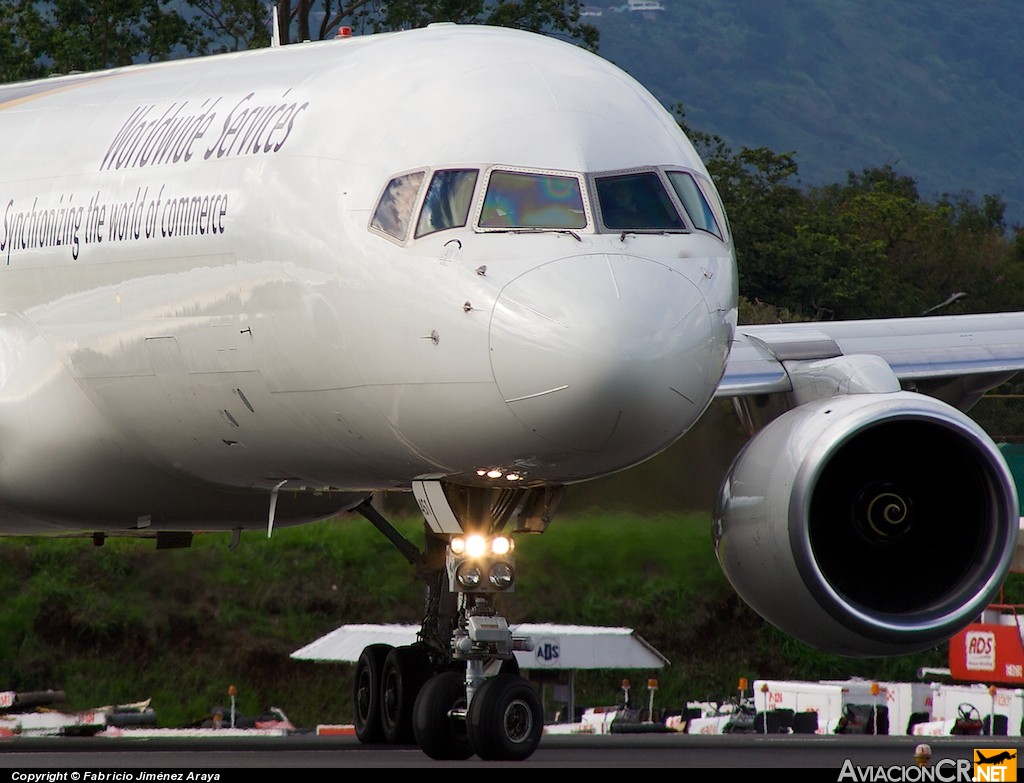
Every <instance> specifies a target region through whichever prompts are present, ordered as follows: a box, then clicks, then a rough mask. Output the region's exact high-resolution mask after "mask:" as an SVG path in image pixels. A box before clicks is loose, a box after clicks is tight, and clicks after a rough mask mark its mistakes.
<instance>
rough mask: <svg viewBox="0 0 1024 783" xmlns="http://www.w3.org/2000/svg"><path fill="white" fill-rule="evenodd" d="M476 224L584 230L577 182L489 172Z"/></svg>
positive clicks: (570, 178)
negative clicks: (485, 191) (485, 192)
mask: <svg viewBox="0 0 1024 783" xmlns="http://www.w3.org/2000/svg"><path fill="white" fill-rule="evenodd" d="M479 224H480V227H481V228H526V229H529V228H550V229H577V228H585V227H586V225H587V213H586V210H585V208H584V206H583V193H582V189H581V187H580V180H579V179H578V178H577V177H573V176H565V175H559V174H533V173H527V172H519V171H502V170H496V171H493V172H491V176H490V179H489V180H488V183H487V194H486V196H484V203H483V207H482V208H481V211H480V220H479Z"/></svg>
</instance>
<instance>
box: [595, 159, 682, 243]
mask: <svg viewBox="0 0 1024 783" xmlns="http://www.w3.org/2000/svg"><path fill="white" fill-rule="evenodd" d="M595 185H596V188H597V200H598V203H599V204H600V205H601V219H602V220H603V222H604V225H605V227H606V228H610V229H612V230H613V231H684V230H685V229H686V225H685V224H684V223H683V219H682V218H681V217H680V216H679V213H678V212H677V211H676V208H675V207H674V206H673V205H672V199H671V198H670V197H669V195H668V191H667V190H665V185H664V184H662V181H661V177H659V176H658V175H657V174H656V173H655V172H653V171H641V172H637V173H635V174H620V175H617V176H613V177H597V178H596V179H595Z"/></svg>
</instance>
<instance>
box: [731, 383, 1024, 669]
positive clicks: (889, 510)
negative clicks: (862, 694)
mask: <svg viewBox="0 0 1024 783" xmlns="http://www.w3.org/2000/svg"><path fill="white" fill-rule="evenodd" d="M1018 521H1019V512H1018V507H1017V493H1016V489H1015V486H1014V481H1013V477H1012V475H1011V474H1010V470H1009V468H1008V467H1007V465H1006V461H1005V460H1004V459H1003V457H1002V455H1001V454H1000V452H999V449H998V448H997V446H996V445H995V443H994V442H993V441H992V439H991V438H989V436H988V435H987V434H986V433H985V432H984V430H982V429H981V428H980V427H979V426H978V425H977V424H975V423H974V422H973V421H972V420H971V419H970V418H968V417H967V416H965V415H964V414H963V413H961V412H960V411H959V410H957V409H956V408H953V407H951V406H949V405H947V404H945V403H943V402H940V401H939V400H936V399H934V398H931V397H927V396H924V395H921V394H915V393H911V392H893V393H887V394H851V395H845V396H838V397H832V398H829V399H823V400H817V401H814V402H811V403H808V404H805V405H801V406H800V407H798V408H795V409H793V410H790V411H788V412H787V413H785V414H783V415H782V416H780V417H779V418H777V419H775V420H774V421H772V422H771V423H770V424H769V425H768V426H766V427H765V428H764V429H763V430H762V431H761V432H759V433H758V434H757V435H756V436H755V437H754V438H753V439H752V440H751V441H750V442H749V443H748V444H747V446H746V447H745V448H744V450H743V451H742V452H741V453H740V455H739V456H738V457H737V459H736V461H735V462H734V463H733V466H732V468H731V469H730V471H729V474H728V475H727V476H726V479H725V483H724V484H723V487H722V492H721V495H720V498H719V503H718V509H717V511H716V519H715V546H716V550H717V553H718V559H719V562H720V563H721V565H722V568H723V570H724V571H725V573H726V575H727V576H728V578H729V581H730V582H732V584H733V586H734V587H735V589H736V591H737V592H738V593H739V594H740V595H741V596H742V597H743V599H744V600H745V601H747V602H748V603H749V604H750V605H751V606H752V607H753V608H754V609H755V610H757V612H758V613H759V614H761V615H762V616H763V617H764V618H765V619H767V620H768V621H770V622H771V623H773V624H774V625H776V626H777V627H779V628H780V629H782V630H784V631H785V632H786V633H788V634H791V635H792V636H794V637H796V638H798V639H801V640H802V641H804V642H807V643H808V644H811V645H813V646H815V647H818V648H821V649H824V650H828V651H831V652H835V653H840V654H843V655H849V656H877V655H897V654H903V653H909V652H914V651H917V650H922V649H926V648H928V647H932V646H934V645H936V644H938V643H941V642H943V641H945V640H946V639H948V638H949V637H950V636H952V635H953V634H954V633H956V632H957V631H959V630H960V629H961V628H963V627H964V626H965V625H967V624H968V623H970V622H972V621H974V620H975V619H977V617H978V615H979V614H980V613H981V611H982V610H983V609H984V608H985V606H986V605H987V604H988V603H989V602H990V601H991V600H992V598H993V596H994V595H995V594H996V593H997V591H998V590H999V588H1000V586H1001V585H1002V583H1003V580H1004V579H1005V577H1006V574H1007V572H1008V570H1009V567H1010V563H1011V560H1012V557H1013V554H1014V549H1015V546H1016V542H1017V531H1018Z"/></svg>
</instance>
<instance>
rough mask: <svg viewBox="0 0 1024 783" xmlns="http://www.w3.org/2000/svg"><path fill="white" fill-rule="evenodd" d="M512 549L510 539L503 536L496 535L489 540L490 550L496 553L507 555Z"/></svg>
mask: <svg viewBox="0 0 1024 783" xmlns="http://www.w3.org/2000/svg"><path fill="white" fill-rule="evenodd" d="M511 549H512V540H511V539H509V538H505V536H498V537H497V538H495V539H494V540H493V541H491V551H492V552H493V553H494V554H496V555H507V554H508V553H509V552H510V551H511Z"/></svg>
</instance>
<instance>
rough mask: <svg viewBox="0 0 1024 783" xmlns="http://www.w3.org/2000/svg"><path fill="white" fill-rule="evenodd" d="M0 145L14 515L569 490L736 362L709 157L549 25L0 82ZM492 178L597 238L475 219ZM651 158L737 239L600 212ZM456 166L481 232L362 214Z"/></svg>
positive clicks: (662, 424)
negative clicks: (474, 488)
mask: <svg viewBox="0 0 1024 783" xmlns="http://www.w3.org/2000/svg"><path fill="white" fill-rule="evenodd" d="M0 148H2V149H3V150H4V153H3V155H4V165H3V167H2V169H0V504H2V505H3V507H4V508H5V509H6V515H5V516H0V526H2V527H4V528H5V529H8V530H12V531H14V530H24V529H31V528H30V525H31V524H33V523H34V522H35V521H42V522H48V523H52V524H56V525H59V526H62V527H77V528H82V529H90V530H91V529H123V528H126V527H131V526H133V525H137V524H152V525H154V526H163V527H167V528H177V527H185V528H192V527H200V526H202V527H209V528H218V527H238V526H247V525H250V524H251V525H257V526H258V525H265V524H266V514H265V511H263V512H260V513H257V512H258V510H259V509H261V508H264V507H265V504H266V498H267V495H268V492H269V491H270V490H272V489H273V488H275V487H278V486H280V485H281V482H286V483H285V484H284V485H283V486H284V488H285V489H286V490H289V491H290V490H295V492H294V493H292V495H293V498H292V500H291V501H289V502H290V503H292V504H293V505H288V504H287V503H285V504H284V505H282V507H281V509H280V511H279V513H280V514H282V517H281V518H282V521H283V522H288V521H300V520H304V519H310V518H315V517H317V516H323V515H325V514H327V513H330V512H331V511H333V510H335V509H337V508H339V507H343V506H344V505H345V503H346V502H347V500H346V499H347V498H350V497H354V496H355V495H350V494H349V493H365V492H366V491H369V490H374V489H387V488H408V487H409V485H410V482H411V481H413V480H415V479H420V478H439V479H444V480H446V481H452V482H456V483H467V484H469V483H480V482H486V481H489V480H491V479H488V478H487V477H486V476H481V475H479V473H480V471H486V470H488V469H499V470H501V471H502V473H503V476H502V480H506V479H505V476H507V475H509V474H514V475H515V477H516V478H517V479H518V480H520V481H522V482H525V483H526V484H536V485H539V484H548V483H551V484H564V483H572V482H577V481H582V480H585V479H588V478H593V477H595V476H600V475H604V474H607V473H610V472H613V471H617V470H621V469H624V468H626V467H629V466H631V465H634V464H636V463H638V462H640V461H642V460H644V459H647V458H649V457H651V456H653V455H654V454H656V453H658V452H660V451H662V450H663V449H665V448H666V447H667V446H669V445H670V444H671V443H673V442H674V441H675V440H677V439H678V438H679V437H680V436H681V435H682V434H683V433H684V432H685V431H686V430H687V429H688V428H689V427H690V426H691V424H692V423H693V422H694V421H695V420H696V419H697V418H698V417H699V416H700V415H701V413H702V412H703V411H704V409H705V408H706V406H707V405H708V403H709V401H710V400H711V398H712V395H713V394H714V391H715V388H716V385H717V383H718V381H719V380H720V378H721V375H722V372H723V368H724V364H725V360H726V357H727V353H728V346H729V342H730V339H731V337H732V332H733V329H734V327H735V319H736V274H735V261H734V256H733V252H732V247H731V244H730V240H729V237H728V231H727V228H726V227H725V224H724V217H723V216H721V214H720V206H719V205H718V203H717V200H716V199H717V197H716V196H714V194H713V186H711V184H710V181H709V180H708V178H707V173H706V171H705V169H704V166H703V165H702V163H701V162H700V160H699V158H698V156H697V155H696V153H695V152H694V150H693V147H692V146H691V144H690V143H689V141H688V140H687V139H686V138H685V136H684V135H683V133H682V132H681V131H680V130H679V128H678V126H677V125H676V124H675V123H674V121H673V120H672V118H671V116H670V115H668V114H667V113H666V112H665V111H664V110H663V109H662V108H661V107H660V106H659V105H658V104H657V102H656V101H655V99H654V98H652V97H651V96H650V95H649V94H648V93H647V92H646V91H644V90H643V88H641V87H640V86H639V85H638V84H637V83H636V82H634V81H633V80H632V79H630V78H629V77H628V76H626V75H625V74H623V73H622V72H621V71H619V70H617V69H616V68H614V67H613V66H611V65H609V64H608V63H606V62H605V61H603V60H601V59H600V58H598V57H596V56H594V55H591V54H589V53H587V52H585V51H582V50H580V49H577V48H575V47H572V46H569V45H566V44H563V43H559V42H557V41H553V40H549V39H546V38H544V37H541V36H536V35H532V34H526V33H520V32H513V31H508V30H502V29H497V28H461V27H456V26H432V27H431V28H428V29H425V30H417V31H410V32H407V33H398V34H392V35H383V36H368V37H365V38H353V39H349V40H341V41H328V42H322V43H313V44H305V45H299V46H288V47H280V48H272V49H266V50H261V51H254V52H245V53H238V54H229V55H221V56H217V57H210V58H202V59H196V60H188V61H179V62H173V63H166V64H158V65H150V66H137V67H132V68H127V69H119V70H114V71H109V72H104V73H99V74H89V75H84V76H68V77H64V78H60V79H52V80H47V81H44V82H34V83H29V84H24V85H15V86H11V87H6V88H0ZM496 167H498V168H501V169H502V170H506V171H512V172H516V171H529V172H553V173H556V174H558V173H570V174H573V175H578V176H580V181H581V182H582V183H583V187H584V188H585V199H586V201H585V210H584V211H585V215H583V216H582V217H581V218H580V219H581V221H582V227H579V228H573V229H571V230H569V229H565V230H562V229H558V230H553V229H544V230H522V229H516V230H488V229H484V228H481V225H480V223H481V209H482V200H483V198H484V187H485V183H486V181H487V177H488V174H489V173H490V172H491V171H493V170H494V169H495V168H496ZM652 167H661V168H662V169H664V168H671V169H673V170H679V171H683V172H689V173H691V174H692V175H693V177H694V178H695V179H696V180H697V181H698V182H699V183H700V184H701V187H703V188H705V191H706V192H707V193H708V194H710V199H709V200H710V201H711V203H712V204H713V206H714V209H715V210H716V212H717V213H718V218H719V222H720V223H721V224H722V230H721V234H722V236H721V238H720V237H718V236H715V235H714V233H712V232H707V231H700V230H685V231H675V232H658V231H618V230H611V229H609V228H608V227H607V226H603V225H602V222H601V219H600V216H599V215H598V210H597V206H596V199H595V196H594V188H593V182H594V181H593V179H592V178H593V175H595V174H598V173H601V172H631V171H647V170H650V169H651V168H652ZM438 168H444V169H458V170H478V171H479V176H478V178H477V180H476V185H475V190H474V194H473V201H472V207H471V211H470V217H469V220H468V221H467V223H466V225H464V226H455V227H452V228H448V229H446V230H440V231H436V232H433V233H429V234H427V235H425V236H421V237H414V236H412V235H411V234H410V235H409V236H406V237H395V236H388V235H386V234H384V233H382V232H381V231H379V230H375V229H374V228H372V227H371V218H372V217H373V216H374V210H375V207H376V206H377V204H378V200H379V199H380V198H381V194H382V190H383V189H384V187H385V186H386V185H387V184H388V182H389V180H391V179H392V178H394V177H395V176H396V175H399V174H403V173H406V172H418V171H424V172H425V177H426V178H429V176H430V174H431V173H432V172H433V171H435V170H436V169H438ZM663 176H664V175H663ZM666 181H667V180H666ZM410 198H412V196H410ZM416 198H418V202H417V204H418V203H421V202H422V201H423V198H424V196H423V193H422V192H420V194H419V195H418V196H417V197H416ZM414 215H415V213H414ZM300 496H301V497H300ZM282 497H284V496H283V495H282ZM261 504H262V505H261ZM140 520H143V521H142V522H140Z"/></svg>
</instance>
